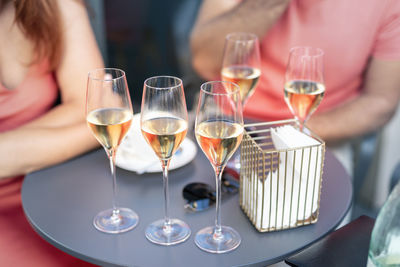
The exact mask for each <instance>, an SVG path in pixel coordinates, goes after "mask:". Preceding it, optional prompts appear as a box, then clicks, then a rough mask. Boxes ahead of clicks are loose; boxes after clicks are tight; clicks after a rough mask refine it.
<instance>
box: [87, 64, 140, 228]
mask: <svg viewBox="0 0 400 267" xmlns="http://www.w3.org/2000/svg"><path fill="white" fill-rule="evenodd" d="M132 118H133V110H132V104H131V99H130V96H129V89H128V84H127V82H126V77H125V72H124V71H122V70H119V69H112V68H105V69H96V70H93V71H91V72H89V75H88V83H87V93H86V121H87V123H88V126H89V128H90V130H91V131H92V133H93V135H94V136H95V138H96V139H97V141H98V142H99V143H100V144H101V145H102V146H103V148H104V150H105V151H106V154H107V156H108V158H109V161H110V167H111V174H112V177H113V197H112V202H113V203H112V206H113V207H112V209H108V210H105V211H101V212H100V213H98V214H97V215H96V216H95V218H94V220H93V224H94V226H95V227H96V229H98V230H99V231H102V232H105V233H122V232H126V231H129V230H131V229H133V228H134V227H135V226H136V225H137V223H138V221H139V218H138V216H137V214H136V213H135V212H134V211H132V210H131V209H128V208H121V207H119V206H118V205H117V200H116V194H117V184H116V174H115V171H116V168H115V157H116V153H117V149H118V147H119V145H120V144H121V142H122V140H123V138H124V137H125V135H126V133H127V132H128V130H129V127H130V125H131V122H132Z"/></svg>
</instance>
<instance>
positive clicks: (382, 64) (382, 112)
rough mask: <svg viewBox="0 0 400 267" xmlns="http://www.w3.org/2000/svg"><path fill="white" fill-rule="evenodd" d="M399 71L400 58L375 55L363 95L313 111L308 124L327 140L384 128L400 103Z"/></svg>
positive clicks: (369, 68) (336, 140)
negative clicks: (332, 107)
mask: <svg viewBox="0 0 400 267" xmlns="http://www.w3.org/2000/svg"><path fill="white" fill-rule="evenodd" d="M399 73H400V61H387V60H380V59H376V58H372V59H371V61H370V64H369V66H368V68H367V71H366V76H365V82H364V85H363V91H362V93H361V95H360V97H358V98H356V99H354V100H351V101H349V102H347V103H344V104H343V105H341V106H339V107H337V108H335V109H333V110H331V111H329V112H325V113H319V114H315V115H312V116H311V118H310V120H309V122H307V127H309V128H310V129H311V130H313V131H314V132H315V133H316V134H317V135H319V136H320V137H321V138H322V139H323V140H325V141H326V142H327V143H335V142H340V141H342V140H345V139H349V138H353V137H355V136H360V135H363V134H366V133H369V132H372V131H375V130H377V129H379V128H381V127H382V126H383V125H384V124H386V123H387V122H388V121H389V120H390V118H391V117H392V116H393V115H394V113H395V111H396V108H397V105H398V104H399V100H400V75H399ZM322 101H323V100H322Z"/></svg>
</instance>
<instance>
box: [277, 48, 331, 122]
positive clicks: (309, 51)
mask: <svg viewBox="0 0 400 267" xmlns="http://www.w3.org/2000/svg"><path fill="white" fill-rule="evenodd" d="M323 55H324V52H323V51H322V49H320V48H313V47H294V48H292V49H291V50H290V54H289V60H288V64H287V67H286V75H285V86H284V93H285V101H286V103H287V105H288V106H289V109H290V111H291V112H292V113H293V115H294V116H295V118H296V119H297V120H298V121H299V123H300V129H301V130H303V129H304V125H305V123H306V121H307V120H308V119H309V118H310V116H311V114H312V113H313V112H314V111H315V110H316V109H317V107H318V105H319V104H320V103H321V100H322V98H323V97H324V94H325V84H324V67H323Z"/></svg>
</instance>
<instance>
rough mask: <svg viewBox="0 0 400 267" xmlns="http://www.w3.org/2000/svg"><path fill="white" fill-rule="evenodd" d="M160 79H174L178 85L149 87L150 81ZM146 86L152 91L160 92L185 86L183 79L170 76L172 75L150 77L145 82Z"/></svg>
mask: <svg viewBox="0 0 400 267" xmlns="http://www.w3.org/2000/svg"><path fill="white" fill-rule="evenodd" d="M158 78H172V79H175V80H177V81H178V84H177V85H172V86H162V87H161V86H152V85H149V84H148V82H149V81H150V80H154V79H158ZM143 84H144V86H146V87H148V88H152V89H158V90H165V89H169V88H176V87H181V86H183V82H182V79H180V78H178V77H175V76H170V75H159V76H153V77H149V78H147V79H146V80H145V81H144V83H143Z"/></svg>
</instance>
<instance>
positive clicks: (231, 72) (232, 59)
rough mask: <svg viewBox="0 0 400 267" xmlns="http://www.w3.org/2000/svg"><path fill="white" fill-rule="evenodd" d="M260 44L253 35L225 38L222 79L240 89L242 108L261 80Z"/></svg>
mask: <svg viewBox="0 0 400 267" xmlns="http://www.w3.org/2000/svg"><path fill="white" fill-rule="evenodd" d="M260 75H261V71H260V44H259V41H258V37H257V35H255V34H252V33H245V32H236V33H230V34H228V35H227V36H226V38H225V47H224V54H223V62H222V70H221V77H222V80H223V81H228V82H233V83H236V84H237V85H239V87H240V97H241V99H242V106H244V105H245V103H246V101H247V100H248V99H249V97H251V95H252V94H253V93H254V90H255V88H256V86H257V83H258V80H259V78H260Z"/></svg>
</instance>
